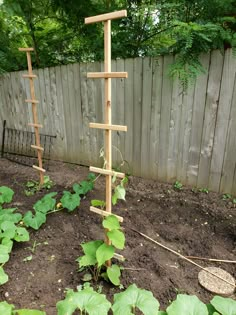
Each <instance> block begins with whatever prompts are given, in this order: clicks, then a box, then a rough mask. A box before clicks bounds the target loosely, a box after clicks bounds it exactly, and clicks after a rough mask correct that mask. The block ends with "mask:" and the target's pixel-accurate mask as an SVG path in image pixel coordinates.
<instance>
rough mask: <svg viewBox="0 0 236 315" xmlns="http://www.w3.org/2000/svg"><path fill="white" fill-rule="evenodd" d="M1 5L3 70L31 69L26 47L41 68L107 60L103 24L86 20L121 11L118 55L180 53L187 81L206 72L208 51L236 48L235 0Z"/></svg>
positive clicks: (177, 66) (178, 67) (48, 0)
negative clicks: (123, 11)
mask: <svg viewBox="0 0 236 315" xmlns="http://www.w3.org/2000/svg"><path fill="white" fill-rule="evenodd" d="M0 9H1V10H0V35H1V37H0V38H1V39H0V41H1V46H0V71H1V72H2V71H12V70H19V69H23V68H25V67H26V63H25V56H22V54H20V53H19V52H18V47H20V46H33V47H34V48H35V60H34V66H37V67H45V66H53V65H58V64H67V63H72V62H77V61H89V60H101V59H103V26H102V23H96V24H92V25H85V24H84V18H85V17H87V16H92V15H97V14H102V13H105V12H111V11H115V10H121V9H127V11H128V17H127V18H126V19H122V20H115V21H113V22H112V37H113V39H112V54H113V55H112V57H113V58H117V57H120V58H127V57H137V56H158V55H160V54H168V53H173V54H176V55H177V57H176V58H175V63H174V64H173V65H172V67H171V69H170V72H171V74H172V75H173V76H179V77H180V79H181V81H182V83H183V84H184V85H185V84H187V83H188V82H189V80H191V79H193V80H194V79H195V77H196V75H197V74H198V73H199V72H201V71H203V68H202V66H201V64H200V62H199V56H200V54H201V53H202V52H209V51H210V50H212V49H221V50H222V51H223V50H224V49H226V48H229V47H232V48H233V49H235V47H236V1H235V0H211V1H209V0H195V1H192V0H114V1H111V0H67V1H64V0H18V1H15V0H3V4H2V5H1V6H0ZM235 50H236V49H235Z"/></svg>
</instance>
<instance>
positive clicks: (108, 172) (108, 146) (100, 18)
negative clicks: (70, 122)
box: [85, 10, 128, 259]
mask: <svg viewBox="0 0 236 315" xmlns="http://www.w3.org/2000/svg"><path fill="white" fill-rule="evenodd" d="M126 16H127V11H126V10H122V11H116V12H112V13H106V14H102V15H97V16H93V17H88V18H86V19H85V24H91V23H96V22H104V72H92V73H87V77H88V78H103V79H105V123H104V124H99V123H90V124H89V126H90V128H98V129H103V130H105V146H104V147H105V160H106V169H102V168H97V167H92V166H91V167H90V171H92V172H95V173H100V174H103V175H105V176H106V211H103V210H101V209H98V208H95V207H92V206H91V207H90V210H91V211H92V212H95V213H98V214H100V215H102V216H108V215H110V214H111V213H112V176H114V175H115V176H116V177H119V178H124V177H125V174H123V173H117V172H114V171H113V170H112V131H113V130H116V131H127V126H120V125H112V121H111V117H112V106H111V79H112V78H127V77H128V74H127V72H111V20H114V19H118V18H122V17H126ZM116 217H117V218H118V220H119V221H120V222H123V218H122V217H120V216H117V215H116ZM106 243H107V244H110V242H109V240H108V238H107V237H106ZM116 256H117V258H121V259H122V256H121V255H116Z"/></svg>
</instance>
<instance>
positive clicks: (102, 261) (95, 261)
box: [76, 215, 125, 286]
mask: <svg viewBox="0 0 236 315" xmlns="http://www.w3.org/2000/svg"><path fill="white" fill-rule="evenodd" d="M102 225H103V227H104V228H105V229H106V231H107V232H106V235H107V238H108V239H109V241H110V243H111V244H110V245H108V244H106V243H105V242H104V241H102V240H96V241H91V242H87V243H84V244H81V246H82V249H83V252H84V255H83V256H81V257H79V258H78V259H77V260H76V261H77V262H78V263H79V267H80V269H84V268H89V269H90V271H91V273H92V275H93V278H94V280H95V281H98V279H99V277H103V278H104V279H105V280H108V281H110V282H111V283H113V284H114V285H117V286H118V285H119V284H120V275H121V268H120V267H119V266H118V265H117V264H112V265H111V266H108V267H106V261H108V260H110V259H112V258H113V257H114V254H115V249H116V248H117V249H123V248H124V246H125V235H124V233H123V232H122V231H121V230H120V229H121V227H120V223H119V221H118V219H117V217H116V216H115V215H109V216H108V217H106V218H105V219H104V220H103V222H102Z"/></svg>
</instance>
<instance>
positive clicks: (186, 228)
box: [0, 159, 236, 315]
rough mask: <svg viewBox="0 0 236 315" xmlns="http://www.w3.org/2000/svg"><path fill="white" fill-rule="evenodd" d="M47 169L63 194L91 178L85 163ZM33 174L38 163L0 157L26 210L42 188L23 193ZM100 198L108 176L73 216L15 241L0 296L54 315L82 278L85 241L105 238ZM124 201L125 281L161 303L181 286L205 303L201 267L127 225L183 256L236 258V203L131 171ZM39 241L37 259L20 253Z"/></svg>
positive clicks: (51, 219)
mask: <svg viewBox="0 0 236 315" xmlns="http://www.w3.org/2000/svg"><path fill="white" fill-rule="evenodd" d="M48 174H49V175H50V178H51V179H52V180H53V181H54V182H55V186H54V187H53V188H52V189H51V191H57V192H58V196H60V194H61V193H62V191H63V190H65V188H66V189H68V188H71V186H72V184H73V183H75V182H79V181H81V180H83V179H84V178H86V176H87V174H88V169H87V168H86V167H82V166H77V165H72V164H65V163H61V162H55V163H53V162H52V163H51V169H50V171H49V172H48ZM29 179H35V180H37V174H36V173H35V171H34V170H33V169H31V168H29V167H25V166H22V165H18V164H15V163H12V162H9V161H7V160H4V159H0V185H1V186H2V185H6V186H9V187H11V188H12V189H13V190H14V191H15V195H14V204H15V206H17V207H18V209H19V211H21V212H22V213H24V212H25V211H27V210H31V209H32V205H33V204H34V203H35V202H36V200H38V199H40V198H41V197H42V196H43V195H44V194H45V192H38V193H37V194H36V195H34V196H31V197H26V196H25V194H24V184H25V183H26V182H27V181H28V180H29ZM103 196H104V181H103V179H102V178H99V180H98V181H97V182H96V187H95V189H94V191H92V192H90V193H89V194H88V195H87V197H86V199H84V200H82V202H81V206H80V207H79V208H78V210H76V211H74V212H73V213H71V214H68V213H66V212H58V213H55V214H52V215H48V217H47V222H46V224H44V225H43V226H42V227H41V228H40V230H39V231H37V232H35V231H30V233H31V240H30V242H28V243H20V244H16V245H15V246H14V250H13V252H12V255H11V259H10V261H9V262H8V263H7V264H6V266H5V270H6V272H7V273H8V274H9V277H10V281H9V282H8V283H7V284H5V285H3V286H1V287H0V301H3V300H6V301H8V302H9V303H13V304H15V305H16V306H17V307H21V308H23V307H24V308H38V309H43V310H45V311H46V312H47V315H56V308H55V305H56V302H57V301H59V300H61V299H63V298H64V296H65V289H66V288H73V289H76V286H78V285H80V284H81V283H82V280H81V278H82V274H81V273H78V272H77V268H78V266H77V263H76V262H75V259H76V258H77V257H78V256H80V255H81V254H82V252H81V247H80V243H81V242H84V241H88V240H95V239H101V238H103V230H102V228H101V218H100V217H99V215H96V214H94V213H91V212H90V211H89V205H90V200H91V199H99V198H103ZM126 200H127V201H126V202H121V203H119V205H118V206H117V207H115V208H114V212H115V213H117V214H119V215H122V216H123V217H124V223H123V227H124V229H125V234H126V247H125V250H124V251H123V252H122V254H123V255H124V256H125V257H126V261H125V263H124V267H125V268H133V270H130V269H127V270H124V271H123V274H122V284H123V285H124V287H127V286H128V285H129V284H131V283H136V284H137V285H138V286H139V287H141V288H145V289H148V290H151V291H152V292H153V294H154V295H155V297H156V298H157V299H158V300H159V302H160V303H161V306H162V307H165V306H166V305H167V304H169V301H170V300H173V299H174V298H175V296H176V294H177V293H180V292H185V293H188V294H195V295H197V296H198V297H199V298H200V299H201V300H202V301H204V302H208V301H209V300H210V299H211V298H212V295H211V294H210V293H208V292H207V291H205V290H204V289H203V288H202V287H201V286H200V285H199V284H198V280H197V276H198V272H199V269H198V268H197V267H195V266H193V265H192V264H190V263H188V262H186V261H184V260H182V259H180V258H178V257H177V256H175V255H174V254H172V253H170V252H168V251H166V250H164V249H162V248H160V247H159V246H158V245H156V244H154V243H152V242H150V241H148V240H146V239H144V238H143V237H142V236H140V235H138V234H137V233H135V232H134V231H132V230H131V229H130V228H134V229H136V230H138V231H140V232H143V233H145V234H147V235H148V236H150V237H152V238H153V239H155V240H157V241H159V242H161V243H162V244H164V245H166V246H168V247H170V248H172V249H174V250H176V251H179V252H180V253H181V254H183V255H194V256H203V257H210V258H218V259H228V260H236V210H235V209H236V208H235V207H234V205H233V203H232V202H230V201H223V200H222V196H221V195H219V194H216V193H211V192H210V193H209V194H206V193H203V192H199V191H196V192H193V191H192V190H191V189H190V188H184V189H182V190H181V191H176V190H174V189H173V186H172V185H169V184H162V183H158V182H156V181H151V180H144V179H140V178H135V177H130V182H129V185H128V187H127V198H126ZM34 241H36V242H37V243H41V245H39V246H37V247H36V250H35V252H34V253H33V254H32V255H33V259H32V260H31V261H28V262H24V261H23V259H24V258H25V257H27V256H29V255H30V254H31V252H30V250H29V247H30V246H32V245H33V243H34ZM44 242H47V243H48V245H45V244H43V243H44ZM196 262H198V263H199V264H201V265H202V266H218V267H221V268H223V269H224V270H226V271H228V272H229V273H231V275H232V276H234V277H236V270H235V264H226V263H224V264H223V263H221V264H220V263H210V262H207V263H206V262H204V261H196ZM140 268H141V270H140ZM136 269H139V270H136ZM99 285H100V287H101V286H102V290H103V292H105V293H107V294H108V296H109V297H110V298H111V296H112V294H114V293H115V292H118V291H119V289H118V288H114V287H112V286H110V285H108V284H106V283H104V282H100V283H99ZM1 315H2V314H1ZM98 315H99V314H98Z"/></svg>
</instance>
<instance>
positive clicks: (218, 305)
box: [211, 296, 236, 315]
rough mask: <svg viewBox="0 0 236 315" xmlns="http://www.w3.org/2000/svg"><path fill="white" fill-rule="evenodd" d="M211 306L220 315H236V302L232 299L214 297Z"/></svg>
mask: <svg viewBox="0 0 236 315" xmlns="http://www.w3.org/2000/svg"><path fill="white" fill-rule="evenodd" d="M211 304H212V305H213V307H214V308H215V309H216V311H217V312H219V313H220V314H222V315H236V301H234V300H233V299H230V298H223V297H221V296H215V297H214V298H213V299H212V300H211Z"/></svg>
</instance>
